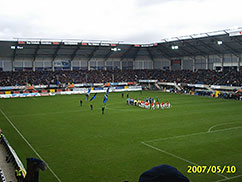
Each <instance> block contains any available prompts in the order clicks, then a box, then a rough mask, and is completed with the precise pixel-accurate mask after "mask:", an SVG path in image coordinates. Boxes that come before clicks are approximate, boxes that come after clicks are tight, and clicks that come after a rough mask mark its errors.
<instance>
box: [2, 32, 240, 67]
mask: <svg viewBox="0 0 242 182" xmlns="http://www.w3.org/2000/svg"><path fill="white" fill-rule="evenodd" d="M241 35H242V28H240V29H237V30H222V31H216V32H208V33H202V34H195V35H189V36H182V37H174V38H170V39H163V40H161V41H160V42H157V43H148V44H128V43H123V42H111V41H83V40H73V39H71V40H70V39H68V40H52V39H20V38H17V39H14V40H7V41H6V40H5V41H0V47H1V49H0V70H2V71H25V70H31V71H38V70H49V71H55V70H115V69H120V70H127V69H139V70H140V69H141V70H142V69H158V70H192V71H195V70H199V69H209V70H221V71H222V70H227V69H236V70H238V71H239V70H241V69H242V61H241V57H242V36H241Z"/></svg>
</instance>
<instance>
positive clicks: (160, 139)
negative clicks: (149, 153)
mask: <svg viewBox="0 0 242 182" xmlns="http://www.w3.org/2000/svg"><path fill="white" fill-rule="evenodd" d="M241 128H242V126H238V127H232V128H225V129H221V130H213V131H204V132H198V133H192V134H187V135H178V136H173V137H166V138H158V139H154V140H147V141H143V142H146V143H147V142H155V141H163V140H170V139H175V138H183V137H189V136H194V135H202V134H208V133H217V132H222V131H228V130H235V129H241Z"/></svg>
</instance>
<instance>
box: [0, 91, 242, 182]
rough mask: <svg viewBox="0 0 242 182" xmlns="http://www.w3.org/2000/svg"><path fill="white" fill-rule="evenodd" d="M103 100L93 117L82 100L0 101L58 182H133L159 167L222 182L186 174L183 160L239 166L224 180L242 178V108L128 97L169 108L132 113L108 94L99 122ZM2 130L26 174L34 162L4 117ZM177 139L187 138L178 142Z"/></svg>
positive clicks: (192, 99)
mask: <svg viewBox="0 0 242 182" xmlns="http://www.w3.org/2000/svg"><path fill="white" fill-rule="evenodd" d="M92 95H93V94H91V96H92ZM103 96H104V94H98V95H97V98H96V99H95V100H94V101H92V102H91V103H92V104H93V106H94V110H93V111H91V110H90V106H89V105H90V103H89V102H86V101H85V95H71V96H53V97H35V98H16V99H1V100H0V108H1V110H2V111H3V112H4V113H5V114H6V116H7V117H8V118H9V119H10V120H11V121H12V122H13V123H14V125H15V126H16V127H17V128H18V130H19V131H20V132H21V133H22V134H23V136H24V137H25V138H26V139H27V140H28V141H29V143H30V144H31V145H32V146H33V147H34V149H35V150H36V151H37V152H38V153H39V154H40V155H41V157H42V158H43V159H44V160H45V161H46V162H47V163H48V164H49V166H50V168H51V169H52V170H53V171H54V172H55V173H56V175H57V176H58V177H59V178H60V179H61V181H75V182H76V181H83V182H118V181H120V182H121V181H123V180H126V179H127V180H129V182H136V181H138V178H139V176H140V174H141V173H143V172H144V171H146V170H148V169H150V168H152V167H154V166H157V165H160V164H169V165H172V166H174V167H176V168H177V169H178V170H180V171H181V172H182V173H183V174H184V175H185V176H187V177H188V178H189V179H190V180H191V181H193V182H204V181H206V182H210V181H217V180H221V179H225V178H224V177H222V176H219V175H215V174H212V173H209V174H206V173H204V174H188V173H187V170H188V166H189V165H192V164H191V163H189V162H186V161H184V160H182V159H185V160H188V161H190V162H193V163H196V164H199V165H207V166H209V165H220V166H224V165H230V166H231V165H235V166H236V168H237V171H236V173H235V174H223V175H224V176H227V177H229V178H230V177H234V176H237V175H241V174H242V142H241V141H242V119H241V118H242V102H241V101H235V100H223V99H217V98H208V97H200V96H188V95H176V94H169V93H161V92H150V91H145V92H143V94H142V95H141V93H140V92H131V93H129V96H130V97H134V98H136V97H137V98H145V97H154V98H156V97H157V96H158V97H159V100H160V101H164V102H165V101H170V102H171V104H172V108H170V109H166V110H147V109H142V108H138V107H135V106H129V105H127V104H126V98H121V93H110V94H109V100H108V102H107V104H106V109H105V114H104V115H102V114H101V107H102V106H103V104H102V102H103ZM125 96H126V95H125ZM80 99H82V100H83V106H82V107H80V104H79V100H80ZM215 125H217V126H215ZM212 126H214V127H213V128H212V129H211V132H210V133H208V132H207V131H208V130H209V128H211V127H212ZM240 127H241V128H240ZM0 128H2V130H3V132H4V134H5V135H6V137H7V138H8V140H9V142H10V144H11V145H12V146H13V148H14V149H15V150H16V152H17V154H18V155H19V157H20V159H21V160H22V161H23V163H24V164H25V166H26V160H25V159H26V158H27V157H36V155H35V153H34V152H33V151H32V150H31V148H30V147H29V146H28V145H27V144H26V143H25V142H24V140H23V139H22V138H21V137H20V136H19V134H18V133H17V132H16V131H15V130H14V128H13V127H12V126H11V125H10V124H9V122H8V121H7V120H6V118H5V117H4V116H3V115H2V114H0ZM231 128H232V129H231ZM233 128H234V129H233ZM217 130H220V131H217ZM213 131H216V132H213ZM193 133H198V134H195V135H190V134H193ZM199 133H201V134H199ZM180 135H186V136H184V137H174V136H180ZM169 137H174V138H169ZM156 139H157V140H156ZM149 140H151V141H149ZM143 141H147V142H145V143H146V144H148V145H150V146H152V147H154V148H155V149H154V148H151V147H148V146H146V145H144V144H142V142H143ZM156 149H158V150H156ZM159 150H161V151H159ZM162 151H166V152H167V153H164V152H162ZM169 154H172V155H175V156H178V157H180V158H182V159H179V158H176V157H174V156H172V155H169ZM40 181H42V182H43V181H45V182H54V181H57V179H56V178H55V177H54V175H53V174H51V172H50V170H47V171H45V172H42V171H40ZM226 181H232V182H239V181H240V182H241V181H242V177H238V178H234V179H231V180H226Z"/></svg>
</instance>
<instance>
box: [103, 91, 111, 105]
mask: <svg viewBox="0 0 242 182" xmlns="http://www.w3.org/2000/svg"><path fill="white" fill-rule="evenodd" d="M109 89H110V87H108V89H107V91H106V94H105V95H104V99H103V103H104V104H105V103H106V102H107V101H108V94H109Z"/></svg>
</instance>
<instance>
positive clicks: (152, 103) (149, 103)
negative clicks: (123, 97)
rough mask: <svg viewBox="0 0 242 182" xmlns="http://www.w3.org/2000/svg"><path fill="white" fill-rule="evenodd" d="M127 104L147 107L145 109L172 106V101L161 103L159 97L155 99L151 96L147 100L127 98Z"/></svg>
mask: <svg viewBox="0 0 242 182" xmlns="http://www.w3.org/2000/svg"><path fill="white" fill-rule="evenodd" d="M127 104H129V105H134V106H139V107H141V108H145V109H167V108H171V103H169V102H168V101H167V102H165V103H164V102H161V103H159V101H158V99H157V100H155V99H151V98H146V99H145V100H139V99H130V98H127Z"/></svg>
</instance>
